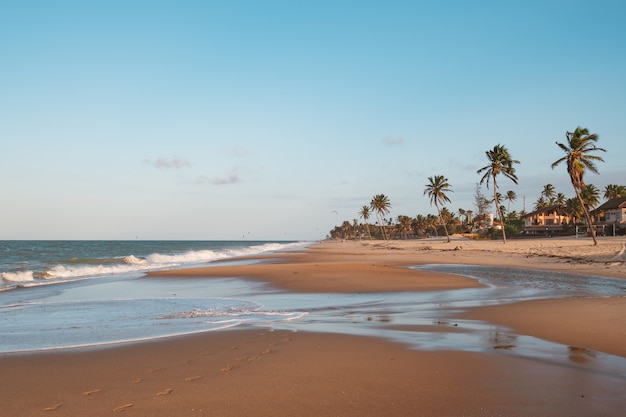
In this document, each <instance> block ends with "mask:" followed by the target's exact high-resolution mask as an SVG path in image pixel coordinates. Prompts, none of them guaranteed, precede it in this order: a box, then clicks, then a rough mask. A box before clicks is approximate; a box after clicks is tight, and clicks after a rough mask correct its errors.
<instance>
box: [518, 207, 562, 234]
mask: <svg viewBox="0 0 626 417" xmlns="http://www.w3.org/2000/svg"><path fill="white" fill-rule="evenodd" d="M570 220H571V219H570V217H569V216H568V215H567V214H565V207H564V206H562V205H559V204H555V205H551V206H546V207H542V208H539V209H537V210H535V211H533V212H530V213H528V214H526V215H525V216H524V233H526V234H538V233H542V234H545V233H547V234H552V233H553V232H561V231H563V228H564V226H565V225H567V224H568V223H569V222H570Z"/></svg>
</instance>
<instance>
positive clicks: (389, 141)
mask: <svg viewBox="0 0 626 417" xmlns="http://www.w3.org/2000/svg"><path fill="white" fill-rule="evenodd" d="M383 143H384V144H385V145H388V146H400V145H404V138H400V137H398V138H394V137H391V136H385V137H384V138H383Z"/></svg>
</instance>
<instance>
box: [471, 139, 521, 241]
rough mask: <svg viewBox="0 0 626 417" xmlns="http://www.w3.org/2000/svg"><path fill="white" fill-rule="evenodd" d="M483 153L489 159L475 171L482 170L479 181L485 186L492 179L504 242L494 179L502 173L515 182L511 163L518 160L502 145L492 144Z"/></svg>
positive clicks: (504, 236)
mask: <svg viewBox="0 0 626 417" xmlns="http://www.w3.org/2000/svg"><path fill="white" fill-rule="evenodd" d="M485 154H486V155H487V159H489V165H487V166H484V167H482V168H481V169H479V170H478V171H476V173H477V174H480V173H481V172H484V175H483V177H482V178H481V179H480V183H481V184H482V183H483V182H486V183H487V188H489V180H490V179H493V200H494V204H495V206H496V210H497V212H498V217H499V218H500V225H501V226H502V241H503V242H504V243H506V233H505V232H504V222H503V221H502V212H501V211H500V202H499V201H498V184H497V182H496V179H497V177H498V175H500V174H502V175H504V176H505V177H506V178H508V179H510V180H511V181H513V182H514V183H515V184H517V176H516V175H515V168H514V167H513V164H519V161H517V160H515V159H511V155H510V154H509V151H508V150H507V149H506V148H505V147H504V146H502V145H496V146H494V147H493V149H492V150H489V151H486V152H485Z"/></svg>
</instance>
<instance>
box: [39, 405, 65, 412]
mask: <svg viewBox="0 0 626 417" xmlns="http://www.w3.org/2000/svg"><path fill="white" fill-rule="evenodd" d="M62 405H63V404H61V403H58V404H55V405H51V406H50V407H46V408H44V409H43V411H54V410H56V409H57V408H59V407H61V406H62Z"/></svg>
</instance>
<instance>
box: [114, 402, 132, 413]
mask: <svg viewBox="0 0 626 417" xmlns="http://www.w3.org/2000/svg"><path fill="white" fill-rule="evenodd" d="M134 406H135V404H133V403H128V404H124V405H120V406H119V407H115V408H114V409H113V412H114V413H121V412H122V411H124V410H126V409H127V408H130V407H134Z"/></svg>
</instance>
